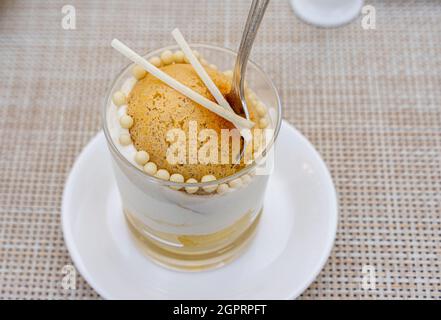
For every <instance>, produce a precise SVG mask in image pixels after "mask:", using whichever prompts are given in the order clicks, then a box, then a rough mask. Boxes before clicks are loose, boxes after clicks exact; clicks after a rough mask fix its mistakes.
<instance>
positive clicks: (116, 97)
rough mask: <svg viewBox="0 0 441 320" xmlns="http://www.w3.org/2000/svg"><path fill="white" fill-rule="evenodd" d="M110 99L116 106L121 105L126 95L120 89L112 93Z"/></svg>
mask: <svg viewBox="0 0 441 320" xmlns="http://www.w3.org/2000/svg"><path fill="white" fill-rule="evenodd" d="M112 100H113V103H114V104H115V105H116V106H118V107H119V106H122V105H123V104H125V103H126V95H125V94H124V93H123V92H122V91H116V92H115V93H114V94H113V98H112Z"/></svg>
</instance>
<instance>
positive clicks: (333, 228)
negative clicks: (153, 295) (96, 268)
mask: <svg viewBox="0 0 441 320" xmlns="http://www.w3.org/2000/svg"><path fill="white" fill-rule="evenodd" d="M282 127H286V128H287V129H288V130H291V131H293V132H294V134H296V135H297V136H298V137H299V138H300V139H301V140H302V143H303V144H304V145H305V146H306V147H307V148H308V149H309V151H310V152H311V153H312V154H313V155H314V157H316V158H317V159H318V160H319V161H318V163H319V165H320V166H321V167H322V169H323V173H324V174H325V176H326V178H327V180H328V181H329V184H330V190H329V191H330V192H331V195H332V196H331V197H330V199H331V200H332V202H333V203H332V204H333V206H332V208H330V210H329V213H328V214H330V215H331V219H332V220H331V222H332V221H333V223H332V224H330V239H328V241H327V242H326V243H327V246H325V247H324V249H323V254H322V255H321V259H320V261H319V262H318V263H317V264H316V267H315V269H314V270H313V272H311V276H310V277H308V279H307V280H306V281H305V282H304V284H303V285H301V286H299V287H298V288H297V289H296V290H293V291H292V292H291V294H290V295H289V296H288V297H287V298H285V299H286V300H292V299H295V298H297V297H298V296H300V295H301V294H302V293H303V292H304V291H305V290H306V289H307V288H308V287H309V286H310V285H311V284H312V283H313V282H314V281H315V279H316V278H317V276H318V275H319V274H320V272H321V271H322V269H323V268H324V266H325V264H326V262H327V261H328V259H329V257H330V255H331V252H332V249H333V248H334V244H335V239H336V236H337V229H338V223H339V215H338V209H339V204H338V194H337V191H336V188H335V185H334V181H333V179H332V175H331V173H330V170H329V168H328V166H327V164H326V163H325V161H324V160H323V158H322V157H321V155H320V153H319V152H318V151H317V150H316V149H315V147H314V145H313V144H312V143H311V142H310V141H309V140H308V139H307V138H306V137H305V136H304V135H303V134H302V133H301V132H300V131H299V130H297V129H296V128H295V127H294V126H293V125H292V124H290V123H289V122H287V121H286V120H282ZM281 131H282V130H281ZM100 139H104V133H103V131H99V132H98V133H97V134H96V135H95V136H94V137H93V138H92V139H91V140H89V142H88V143H87V144H86V146H85V147H84V148H83V149H82V150H81V152H80V153H79V155H78V156H77V157H76V159H75V161H74V163H73V165H72V167H71V169H70V171H69V174H68V177H67V179H66V182H65V184H64V189H63V194H62V200H61V201H62V203H61V213H60V214H61V225H62V233H63V239H64V242H65V244H66V248H67V251H68V253H69V255H70V259H71V262H72V263H73V265H74V266H75V268H76V269H77V270H78V272H79V273H80V274H81V276H82V277H83V278H84V279H85V280H86V282H87V283H88V284H89V285H90V286H91V287H92V288H93V289H94V290H95V291H96V292H97V293H98V294H99V295H100V297H101V298H103V299H114V298H112V297H110V296H109V294H108V293H107V292H105V290H102V289H101V287H100V286H99V285H97V283H96V282H95V281H94V279H93V277H92V275H91V274H90V273H89V272H88V271H87V268H86V267H85V266H84V264H83V260H82V257H81V254H80V253H79V251H78V248H77V246H76V245H75V243H74V240H73V239H74V237H73V234H72V231H71V228H70V227H69V226H70V225H69V223H68V217H67V212H68V211H69V209H68V207H67V206H68V203H71V198H72V196H73V193H72V192H71V189H72V185H73V183H74V180H75V179H76V176H77V174H75V173H76V171H78V167H79V166H80V163H81V161H82V158H83V157H84V156H85V155H86V154H88V153H89V152H91V149H93V148H94V147H95V144H97V143H99V140H100ZM276 147H277V146H276Z"/></svg>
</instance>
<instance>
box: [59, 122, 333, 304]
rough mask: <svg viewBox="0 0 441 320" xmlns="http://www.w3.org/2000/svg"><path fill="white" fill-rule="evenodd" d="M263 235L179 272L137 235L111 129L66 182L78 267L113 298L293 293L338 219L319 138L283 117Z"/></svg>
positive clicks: (320, 258) (67, 217)
mask: <svg viewBox="0 0 441 320" xmlns="http://www.w3.org/2000/svg"><path fill="white" fill-rule="evenodd" d="M278 139H279V140H278V144H277V148H276V158H275V171H274V173H273V175H272V176H271V178H270V182H269V185H268V190H267V196H266V199H265V207H264V212H263V215H262V218H261V221H260V225H259V228H258V230H257V233H256V237H255V239H254V240H253V242H252V243H251V245H250V247H249V248H248V250H247V251H246V252H245V253H244V254H243V255H242V256H241V257H239V258H238V259H237V260H235V261H233V262H232V263H231V264H229V265H227V266H225V267H222V268H220V269H216V270H212V271H203V272H196V273H189V272H178V271H171V270H168V269H165V268H163V267H160V266H158V265H156V264H155V263H153V262H151V261H150V260H149V259H148V258H147V257H145V256H144V255H143V254H142V253H141V252H140V251H138V249H137V248H136V247H135V245H134V244H133V242H132V238H131V235H130V233H129V230H128V228H127V226H126V223H125V220H124V217H123V214H122V211H121V201H120V197H119V194H118V190H117V186H116V183H115V180H114V177H113V173H112V168H111V163H110V154H109V152H108V150H107V146H106V141H105V138H104V135H103V133H99V134H98V135H97V136H96V137H95V138H93V140H92V141H91V142H90V143H89V144H88V145H87V146H86V148H85V149H84V150H83V152H82V153H81V154H80V156H79V157H78V159H77V160H76V162H75V164H74V166H73V169H72V171H71V173H70V175H69V178H68V180H67V182H66V186H65V190H64V194H63V205H62V224H63V232H64V239H65V242H66V245H67V248H68V250H69V252H70V255H71V257H72V259H73V261H74V263H75V266H76V268H77V269H78V271H79V272H80V273H81V274H82V275H83V277H84V278H85V279H86V280H87V282H88V283H89V284H90V285H91V286H92V287H93V288H94V289H95V290H96V291H97V292H98V293H99V294H100V295H101V296H102V297H104V298H107V299H292V298H295V297H297V296H298V295H299V294H301V293H302V292H303V291H304V290H305V289H306V288H307V287H308V286H309V285H310V284H311V282H312V281H313V280H314V279H315V277H316V276H317V275H318V273H319V272H320V270H321V269H322V267H323V266H324V264H325V262H326V260H327V258H328V256H329V254H330V251H331V249H332V245H333V242H334V238H335V233H336V228H337V198H336V192H335V189H334V185H333V183H332V180H331V176H330V174H329V172H328V169H327V168H326V166H325V164H324V163H323V161H322V159H321V158H320V156H319V154H318V153H317V152H316V151H315V149H314V147H313V146H312V145H311V144H310V143H309V142H308V140H306V138H305V137H303V136H302V135H301V134H300V133H299V132H298V131H297V130H296V129H294V128H293V127H292V126H290V125H289V124H287V123H286V122H284V123H283V125H282V129H281V132H280V136H279V138H278Z"/></svg>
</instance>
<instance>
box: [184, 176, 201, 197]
mask: <svg viewBox="0 0 441 320" xmlns="http://www.w3.org/2000/svg"><path fill="white" fill-rule="evenodd" d="M185 183H198V181H197V180H196V179H193V178H190V179H188V180H187V181H185ZM198 190H199V187H185V191H187V193H190V194H192V193H196V192H197V191H198Z"/></svg>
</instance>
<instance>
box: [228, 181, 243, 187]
mask: <svg viewBox="0 0 441 320" xmlns="http://www.w3.org/2000/svg"><path fill="white" fill-rule="evenodd" d="M228 184H229V185H230V187H231V188H233V189H235V188H239V187H240V186H241V185H242V180H241V179H240V178H237V179H234V180H232V181H230V182H228Z"/></svg>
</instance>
